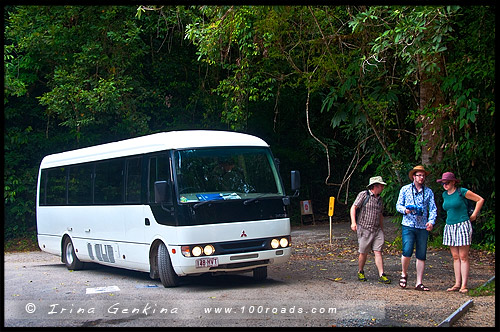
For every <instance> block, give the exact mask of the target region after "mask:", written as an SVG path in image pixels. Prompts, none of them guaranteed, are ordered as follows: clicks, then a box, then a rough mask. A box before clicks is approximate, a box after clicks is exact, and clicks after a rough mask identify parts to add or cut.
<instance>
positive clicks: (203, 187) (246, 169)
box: [174, 147, 284, 203]
mask: <svg viewBox="0 0 500 332" xmlns="http://www.w3.org/2000/svg"><path fill="white" fill-rule="evenodd" d="M174 165H175V172H176V176H177V185H178V195H179V197H178V199H179V201H180V202H181V203H188V202H200V201H212V200H229V199H251V198H257V197H258V198H261V197H270V196H283V195H284V192H283V187H282V185H281V181H280V177H279V175H278V171H277V170H276V167H275V163H274V160H273V158H272V155H271V152H270V150H269V149H268V148H260V147H259V148H251V147H223V148H208V149H207V148H206V149H190V150H180V151H176V152H175V161H174Z"/></svg>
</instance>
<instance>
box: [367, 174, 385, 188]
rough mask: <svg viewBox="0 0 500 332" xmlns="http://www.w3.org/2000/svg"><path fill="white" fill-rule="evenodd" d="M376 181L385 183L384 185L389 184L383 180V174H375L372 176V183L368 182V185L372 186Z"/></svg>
mask: <svg viewBox="0 0 500 332" xmlns="http://www.w3.org/2000/svg"><path fill="white" fill-rule="evenodd" d="M375 183H380V184H383V185H384V186H385V185H386V184H387V183H385V182H384V181H383V180H382V177H381V176H374V177H371V178H370V183H368V185H367V186H366V187H369V186H371V185H372V184H375Z"/></svg>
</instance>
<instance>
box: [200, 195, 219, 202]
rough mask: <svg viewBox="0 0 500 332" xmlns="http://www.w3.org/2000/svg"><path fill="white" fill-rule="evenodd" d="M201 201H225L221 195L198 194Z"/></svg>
mask: <svg viewBox="0 0 500 332" xmlns="http://www.w3.org/2000/svg"><path fill="white" fill-rule="evenodd" d="M196 197H198V200H199V201H216V200H221V199H224V198H223V197H222V195H221V194H197V195H196Z"/></svg>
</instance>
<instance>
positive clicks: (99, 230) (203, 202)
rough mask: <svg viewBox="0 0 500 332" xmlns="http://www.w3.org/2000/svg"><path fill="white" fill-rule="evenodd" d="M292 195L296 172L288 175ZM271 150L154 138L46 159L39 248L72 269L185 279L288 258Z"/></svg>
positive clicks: (210, 134) (204, 133)
mask: <svg viewBox="0 0 500 332" xmlns="http://www.w3.org/2000/svg"><path fill="white" fill-rule="evenodd" d="M291 179H292V190H293V191H295V190H296V192H298V186H299V185H300V175H299V173H298V172H297V171H292V175H291ZM289 204H290V198H289V197H288V196H286V195H285V192H284V188H283V184H282V181H281V177H280V175H279V172H278V168H277V163H276V162H275V160H274V158H273V156H272V153H271V150H270V148H269V146H268V144H267V143H266V142H264V141H263V140H262V139H260V138H258V137H255V136H251V135H248V134H242V133H236V132H227V131H211V130H185V131H172V132H163V133H157V134H152V135H147V136H142V137H137V138H132V139H127V140H123V141H117V142H112V143H107V144H102V145H97V146H92V147H87V148H82V149H78V150H73V151H68V152H62V153H57V154H53V155H49V156H46V157H45V158H43V160H42V162H41V164H40V170H39V174H38V186H37V200H36V216H37V232H38V244H39V246H40V248H41V249H42V250H43V251H46V252H49V253H52V254H55V255H59V256H61V260H62V262H63V263H65V265H66V267H67V268H68V269H70V270H78V269H81V268H83V267H84V263H86V262H94V263H100V264H104V265H108V266H115V267H120V268H126V269H131V270H137V271H143V272H148V273H149V274H150V277H151V278H153V279H157V278H159V279H160V280H161V282H162V284H163V286H165V287H173V286H177V285H179V281H180V280H179V279H180V277H182V276H186V275H200V274H204V273H221V272H222V273H226V272H243V271H253V276H254V278H256V279H258V280H262V279H265V278H267V267H268V266H269V265H270V264H276V263H283V262H286V261H287V260H288V258H289V257H290V254H291V238H290V219H289V215H288V205H289Z"/></svg>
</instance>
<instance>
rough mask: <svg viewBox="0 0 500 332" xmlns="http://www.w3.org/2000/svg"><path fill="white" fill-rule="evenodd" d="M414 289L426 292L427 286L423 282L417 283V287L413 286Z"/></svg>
mask: <svg viewBox="0 0 500 332" xmlns="http://www.w3.org/2000/svg"><path fill="white" fill-rule="evenodd" d="M415 290H418V291H421V292H428V291H429V288H427V287H425V286H424V285H423V284H419V285H417V287H415Z"/></svg>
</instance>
